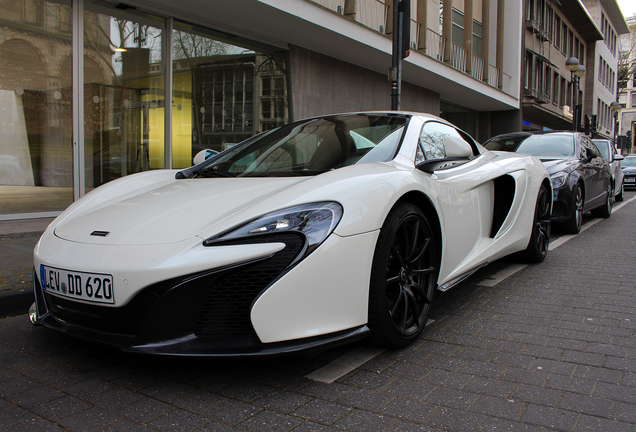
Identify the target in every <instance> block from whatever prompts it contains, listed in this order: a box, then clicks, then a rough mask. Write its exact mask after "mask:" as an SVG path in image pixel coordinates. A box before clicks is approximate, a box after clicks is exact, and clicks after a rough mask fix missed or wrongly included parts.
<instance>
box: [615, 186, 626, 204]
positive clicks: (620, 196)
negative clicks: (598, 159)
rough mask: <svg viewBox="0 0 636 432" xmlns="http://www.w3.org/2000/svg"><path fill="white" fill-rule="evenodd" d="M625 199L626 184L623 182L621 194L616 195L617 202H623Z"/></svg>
mask: <svg viewBox="0 0 636 432" xmlns="http://www.w3.org/2000/svg"><path fill="white" fill-rule="evenodd" d="M624 199H625V182H621V185H620V189H619V192H618V194H617V195H616V201H618V202H623V200H624Z"/></svg>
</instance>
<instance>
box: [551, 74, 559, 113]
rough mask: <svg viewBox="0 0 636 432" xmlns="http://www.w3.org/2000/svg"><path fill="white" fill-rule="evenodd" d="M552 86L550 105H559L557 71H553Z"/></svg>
mask: <svg viewBox="0 0 636 432" xmlns="http://www.w3.org/2000/svg"><path fill="white" fill-rule="evenodd" d="M552 73H553V77H554V78H553V85H552V104H553V105H558V104H559V81H560V80H559V78H560V77H559V74H558V72H557V71H553V72H552Z"/></svg>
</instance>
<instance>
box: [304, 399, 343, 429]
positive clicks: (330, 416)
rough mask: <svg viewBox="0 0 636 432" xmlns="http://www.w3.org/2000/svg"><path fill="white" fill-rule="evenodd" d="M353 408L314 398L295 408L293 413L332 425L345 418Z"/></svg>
mask: <svg viewBox="0 0 636 432" xmlns="http://www.w3.org/2000/svg"><path fill="white" fill-rule="evenodd" d="M351 410H352V408H350V407H343V406H341V405H339V404H336V403H333V402H329V401H324V400H320V399H313V400H311V401H309V402H307V403H306V404H305V405H303V406H301V407H299V408H297V409H296V410H294V411H293V412H292V414H294V415H296V416H299V417H303V418H305V419H307V420H312V421H316V422H318V423H323V424H329V425H331V424H333V423H335V422H336V421H337V420H339V419H341V418H343V417H344V416H345V415H347V414H348V413H349V412H350V411H351Z"/></svg>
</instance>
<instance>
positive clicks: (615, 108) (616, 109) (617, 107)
mask: <svg viewBox="0 0 636 432" xmlns="http://www.w3.org/2000/svg"><path fill="white" fill-rule="evenodd" d="M610 108H611V110H612V111H614V145H616V129H617V126H618V112H619V111H620V110H621V108H622V107H621V104H619V103H618V102H616V101H614V102H612V103H611V104H610Z"/></svg>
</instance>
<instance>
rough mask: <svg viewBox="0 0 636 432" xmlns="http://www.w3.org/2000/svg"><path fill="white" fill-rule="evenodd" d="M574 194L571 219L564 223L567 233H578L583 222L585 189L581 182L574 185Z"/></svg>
mask: <svg viewBox="0 0 636 432" xmlns="http://www.w3.org/2000/svg"><path fill="white" fill-rule="evenodd" d="M572 195H573V196H574V200H573V202H572V210H571V211H570V219H569V220H568V221H567V222H565V223H564V224H563V228H564V229H565V232H566V233H567V234H578V233H579V232H580V231H581V225H582V224H583V191H582V190H581V185H580V184H577V185H576V186H574V193H573V194H572Z"/></svg>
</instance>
